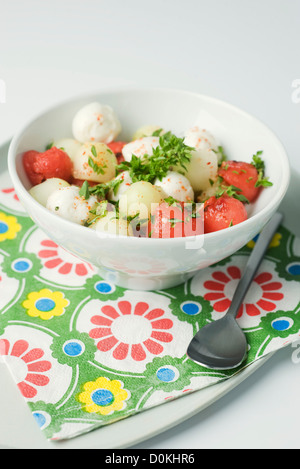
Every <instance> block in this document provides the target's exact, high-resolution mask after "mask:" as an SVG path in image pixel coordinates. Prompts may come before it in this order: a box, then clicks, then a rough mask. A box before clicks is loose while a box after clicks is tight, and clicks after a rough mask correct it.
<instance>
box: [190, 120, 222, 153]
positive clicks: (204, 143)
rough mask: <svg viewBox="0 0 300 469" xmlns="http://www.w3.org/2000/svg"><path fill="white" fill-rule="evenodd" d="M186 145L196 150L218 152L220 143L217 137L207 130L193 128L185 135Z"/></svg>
mask: <svg viewBox="0 0 300 469" xmlns="http://www.w3.org/2000/svg"><path fill="white" fill-rule="evenodd" d="M184 143H185V144H186V145H188V146H190V147H193V148H196V150H209V149H210V148H212V149H213V150H215V151H218V143H217V141H216V139H215V137H214V136H213V135H212V134H211V133H210V132H209V131H208V130H206V129H200V128H199V127H197V126H195V127H191V128H190V129H188V130H187V131H186V132H185V134H184Z"/></svg>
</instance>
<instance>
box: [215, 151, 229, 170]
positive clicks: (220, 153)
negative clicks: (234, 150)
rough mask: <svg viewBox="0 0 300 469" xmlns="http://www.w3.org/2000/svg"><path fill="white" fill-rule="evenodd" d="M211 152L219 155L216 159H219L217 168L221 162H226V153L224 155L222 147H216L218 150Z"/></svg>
mask: <svg viewBox="0 0 300 469" xmlns="http://www.w3.org/2000/svg"><path fill="white" fill-rule="evenodd" d="M213 151H214V152H215V153H217V154H218V155H219V157H218V159H219V166H221V164H222V163H223V161H227V160H228V158H227V155H226V153H225V151H224V148H223V147H221V146H218V150H213Z"/></svg>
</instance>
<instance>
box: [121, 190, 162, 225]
mask: <svg viewBox="0 0 300 469" xmlns="http://www.w3.org/2000/svg"><path fill="white" fill-rule="evenodd" d="M163 201H164V196H163V193H162V191H161V190H160V188H158V187H155V186H154V185H153V184H151V183H150V182H146V181H139V182H134V183H133V184H131V186H130V187H129V189H127V191H126V192H125V193H124V194H123V195H122V196H121V197H120V201H119V211H120V215H121V216H125V217H134V216H136V215H138V216H139V218H140V219H143V220H144V219H148V218H149V217H150V215H151V207H152V209H153V206H152V204H161V203H162V202H163Z"/></svg>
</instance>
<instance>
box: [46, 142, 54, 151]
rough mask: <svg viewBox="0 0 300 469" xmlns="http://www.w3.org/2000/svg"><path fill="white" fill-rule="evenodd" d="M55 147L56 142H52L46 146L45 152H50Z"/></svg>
mask: <svg viewBox="0 0 300 469" xmlns="http://www.w3.org/2000/svg"><path fill="white" fill-rule="evenodd" d="M53 145H54V142H50V143H48V145H46V148H45V150H46V151H47V150H50V148H52V147H53Z"/></svg>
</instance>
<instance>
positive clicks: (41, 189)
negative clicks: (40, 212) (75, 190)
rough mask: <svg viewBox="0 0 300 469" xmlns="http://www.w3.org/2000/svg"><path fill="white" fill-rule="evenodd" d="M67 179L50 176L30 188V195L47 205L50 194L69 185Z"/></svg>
mask: <svg viewBox="0 0 300 469" xmlns="http://www.w3.org/2000/svg"><path fill="white" fill-rule="evenodd" d="M69 185H70V184H69V183H68V182H67V181H64V180H63V179H59V178H50V179H46V181H44V182H42V183H41V184H37V185H36V186H34V187H32V188H31V189H30V190H29V193H30V195H31V196H32V197H33V198H34V199H35V200H36V201H37V202H39V203H40V204H41V205H43V206H44V207H46V205H47V200H48V198H49V196H50V195H51V194H52V193H53V192H55V191H57V190H58V189H60V188H62V187H68V186H69Z"/></svg>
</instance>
